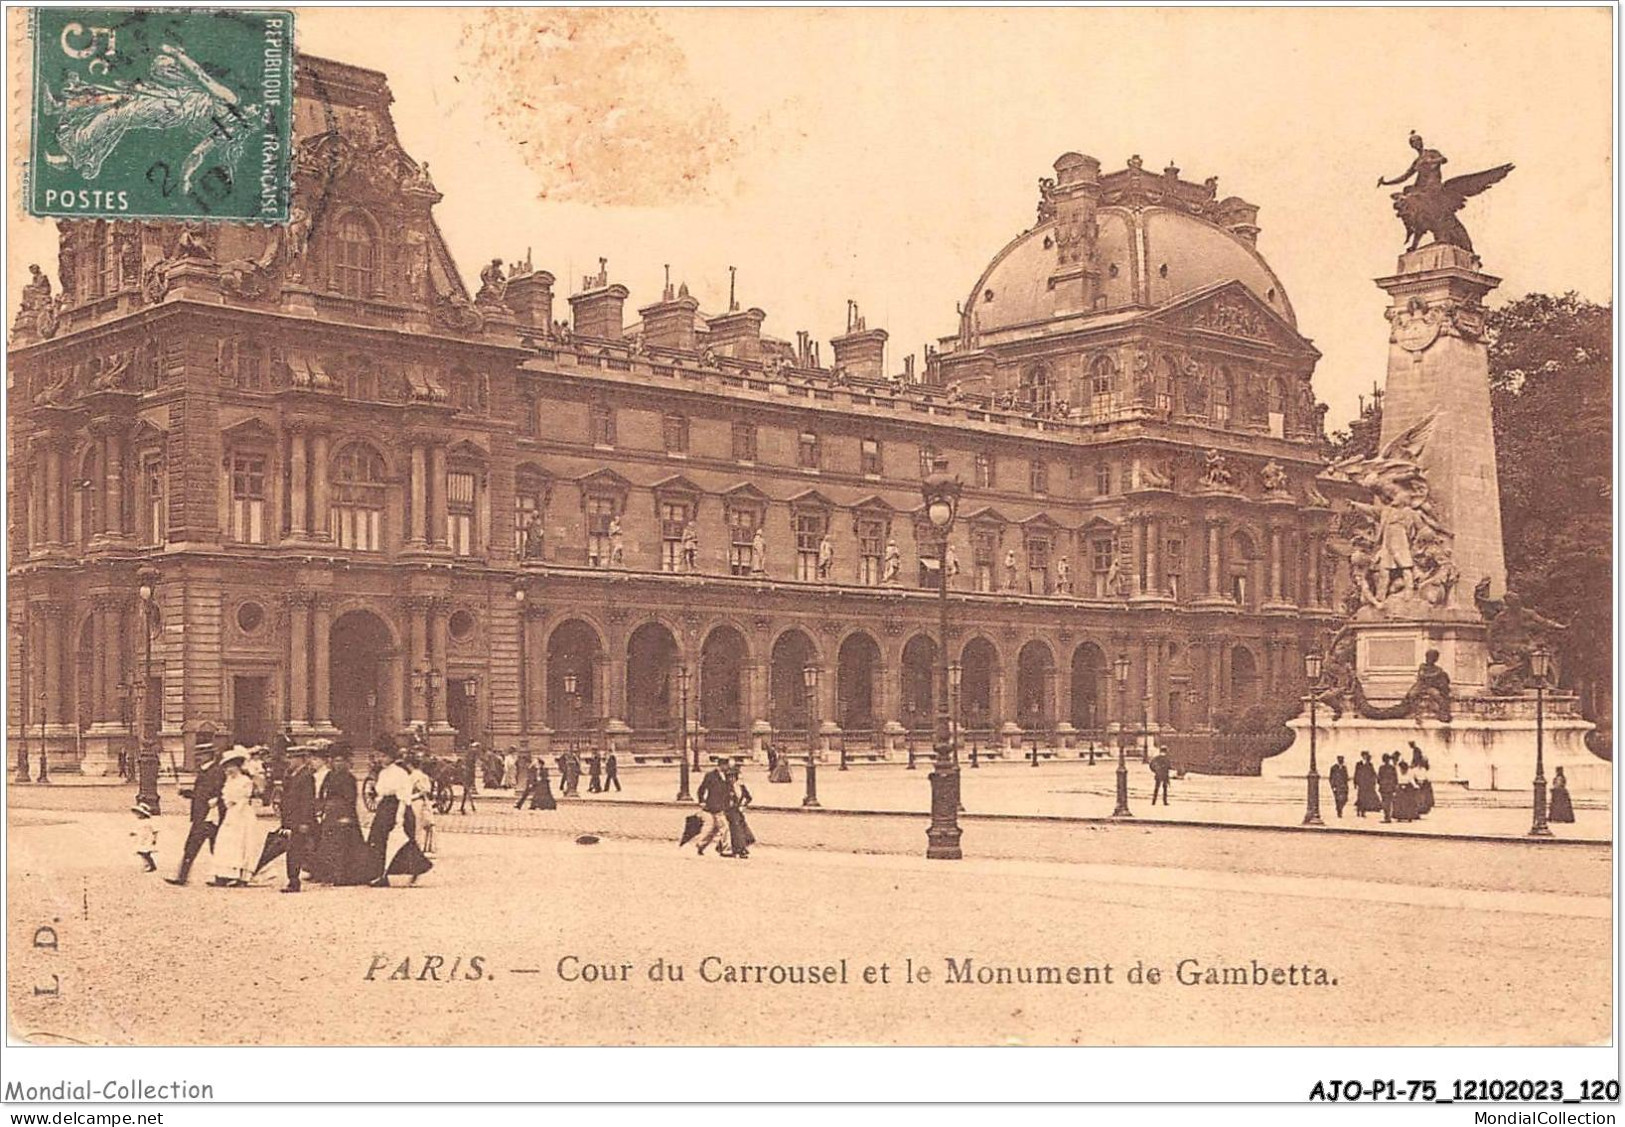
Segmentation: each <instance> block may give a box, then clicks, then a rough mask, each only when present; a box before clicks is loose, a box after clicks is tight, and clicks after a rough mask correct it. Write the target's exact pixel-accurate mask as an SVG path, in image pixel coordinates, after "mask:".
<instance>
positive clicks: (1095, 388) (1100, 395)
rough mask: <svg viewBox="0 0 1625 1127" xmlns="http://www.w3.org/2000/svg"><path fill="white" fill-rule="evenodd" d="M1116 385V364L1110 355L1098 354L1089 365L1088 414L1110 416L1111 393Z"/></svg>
mask: <svg viewBox="0 0 1625 1127" xmlns="http://www.w3.org/2000/svg"><path fill="white" fill-rule="evenodd" d="M1116 387H1117V366H1116V365H1115V364H1113V363H1112V358H1111V357H1110V356H1100V357H1097V358H1096V359H1095V362H1094V363H1093V364H1091V365H1089V415H1090V417H1091V418H1094V419H1106V418H1109V417H1110V416H1111V411H1112V395H1113V393H1114V392H1115V391H1116Z"/></svg>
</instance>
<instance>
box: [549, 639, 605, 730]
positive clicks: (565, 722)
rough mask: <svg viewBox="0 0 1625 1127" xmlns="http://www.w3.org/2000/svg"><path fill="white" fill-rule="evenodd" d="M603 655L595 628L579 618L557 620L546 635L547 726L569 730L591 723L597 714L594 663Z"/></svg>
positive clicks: (595, 669)
mask: <svg viewBox="0 0 1625 1127" xmlns="http://www.w3.org/2000/svg"><path fill="white" fill-rule="evenodd" d="M603 655H604V648H603V646H602V645H600V644H599V641H598V632H597V631H596V630H594V629H593V628H592V627H591V626H589V625H588V624H587V623H585V622H583V621H581V619H579V618H572V619H570V620H569V621H567V622H561V623H559V625H558V626H557V627H555V628H554V630H553V633H552V634H550V635H549V636H548V639H547V726H548V727H549V728H552V729H553V730H554V731H555V732H558V733H572V734H573V733H578V732H580V731H581V730H582V729H583V728H590V727H592V725H593V722H594V718H595V717H596V716H597V715H598V708H597V702H598V664H599V662H600V661H601V660H602V659H603ZM572 686H573V687H574V689H575V691H574V692H571V691H570V689H571V687H572Z"/></svg>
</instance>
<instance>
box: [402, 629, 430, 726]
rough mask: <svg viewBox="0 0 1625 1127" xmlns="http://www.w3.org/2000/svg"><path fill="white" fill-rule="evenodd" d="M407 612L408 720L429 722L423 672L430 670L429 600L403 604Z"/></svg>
mask: <svg viewBox="0 0 1625 1127" xmlns="http://www.w3.org/2000/svg"><path fill="white" fill-rule="evenodd" d="M403 606H404V607H405V610H406V629H407V638H408V645H409V647H410V655H409V656H410V661H411V667H410V668H409V669H408V670H407V674H406V684H407V690H406V694H407V700H406V718H407V720H409V721H412V720H422V721H424V722H427V721H428V719H429V713H428V710H427V708H425V707H424V696H423V677H422V676H421V674H422V672H423V671H424V670H426V669H428V668H429V632H428V625H429V618H428V612H429V600H427V599H419V598H410V599H406V600H405V601H404V603H403Z"/></svg>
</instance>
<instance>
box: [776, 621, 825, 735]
mask: <svg viewBox="0 0 1625 1127" xmlns="http://www.w3.org/2000/svg"><path fill="white" fill-rule="evenodd" d="M817 663H818V651H817V650H816V649H815V648H814V647H813V644H812V639H811V638H809V637H807V635H805V634H803V633H802V632H801V631H800V630H786V631H785V632H784V633H783V634H780V635H779V637H778V640H777V641H775V642H774V643H773V659H772V667H771V671H770V680H771V687H770V693H771V701H770V704H769V716H768V721H769V723H771V724H772V725H773V730H774V731H775V732H805V731H806V730H807V720H808V716H809V713H808V709H807V705H808V701H807V687H806V685H805V684H803V683H802V679H801V677H802V672H801V671H802V670H803V669H805V668H806V667H807V666H809V665H816V664H817Z"/></svg>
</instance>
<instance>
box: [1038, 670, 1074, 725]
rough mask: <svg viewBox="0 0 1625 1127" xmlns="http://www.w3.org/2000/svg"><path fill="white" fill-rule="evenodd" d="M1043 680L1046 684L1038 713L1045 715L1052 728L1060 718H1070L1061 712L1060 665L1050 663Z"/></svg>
mask: <svg viewBox="0 0 1625 1127" xmlns="http://www.w3.org/2000/svg"><path fill="white" fill-rule="evenodd" d="M1045 680H1046V681H1047V682H1048V684H1046V685H1045V686H1044V694H1045V696H1044V708H1043V711H1042V712H1041V713H1040V715H1041V716H1046V717H1047V722H1048V724H1049V726H1050V727H1051V728H1053V727H1055V725H1057V724H1059V723H1060V722H1061V721H1062V720H1068V721H1070V720H1071V719H1072V717H1071V716H1068V715H1065V714H1063V713H1062V712H1061V667H1060V666H1059V665H1051V666H1050V670H1049V673H1048V674H1047V675H1046V676H1045Z"/></svg>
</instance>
